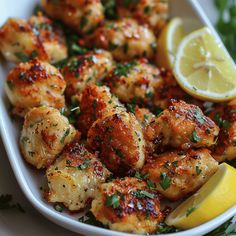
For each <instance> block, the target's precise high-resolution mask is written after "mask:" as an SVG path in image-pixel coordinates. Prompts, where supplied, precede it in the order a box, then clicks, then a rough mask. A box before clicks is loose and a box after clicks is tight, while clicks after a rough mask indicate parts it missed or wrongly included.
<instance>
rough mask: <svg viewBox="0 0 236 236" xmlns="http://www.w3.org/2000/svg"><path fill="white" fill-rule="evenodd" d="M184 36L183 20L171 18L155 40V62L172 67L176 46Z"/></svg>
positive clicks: (168, 67) (160, 65)
mask: <svg viewBox="0 0 236 236" xmlns="http://www.w3.org/2000/svg"><path fill="white" fill-rule="evenodd" d="M183 37H184V29H183V22H182V20H181V19H180V18H178V17H176V18H173V19H172V20H171V21H170V22H169V23H168V24H167V25H166V27H165V28H164V29H163V31H162V32H161V34H160V37H159V38H158V41H157V53H156V63H157V65H158V66H159V67H164V68H167V69H172V68H173V65H174V60H175V54H176V51H177V48H178V46H179V44H180V42H181V40H182V39H183Z"/></svg>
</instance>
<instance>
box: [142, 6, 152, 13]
mask: <svg viewBox="0 0 236 236" xmlns="http://www.w3.org/2000/svg"><path fill="white" fill-rule="evenodd" d="M150 10H151V7H150V6H146V7H144V9H143V12H144V14H147V13H148V12H150Z"/></svg>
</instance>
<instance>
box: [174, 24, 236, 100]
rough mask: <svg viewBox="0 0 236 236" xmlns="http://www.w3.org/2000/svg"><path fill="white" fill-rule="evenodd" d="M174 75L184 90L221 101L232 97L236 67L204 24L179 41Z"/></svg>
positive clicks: (203, 98)
mask: <svg viewBox="0 0 236 236" xmlns="http://www.w3.org/2000/svg"><path fill="white" fill-rule="evenodd" d="M174 74H175V77H176V79H177V81H178V83H179V84H180V86H181V87H182V88H183V89H184V90H185V91H186V92H187V93H189V94H190V95H192V96H194V97H196V98H199V99H201V100H209V101H215V102H223V101H228V100H231V99H233V98H235V97H236V66H235V64H234V62H233V60H232V59H231V57H230V56H229V54H228V52H227V51H226V50H225V49H224V47H223V45H222V43H221V42H219V41H218V40H217V39H216V37H215V36H214V35H213V34H212V33H211V32H210V30H209V29H208V28H206V27H204V28H202V29H200V30H197V31H194V32H192V33H190V34H189V35H187V36H185V37H184V39H183V40H182V41H181V43H180V45H179V47H178V50H177V54H176V60H175V65H174Z"/></svg>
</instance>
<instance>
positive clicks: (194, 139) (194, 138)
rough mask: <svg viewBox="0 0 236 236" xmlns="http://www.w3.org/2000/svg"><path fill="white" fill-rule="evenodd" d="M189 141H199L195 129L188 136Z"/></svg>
mask: <svg viewBox="0 0 236 236" xmlns="http://www.w3.org/2000/svg"><path fill="white" fill-rule="evenodd" d="M190 141H191V142H193V143H197V142H199V141H200V137H199V136H198V134H197V131H196V130H194V131H193V133H192V137H191V138H190Z"/></svg>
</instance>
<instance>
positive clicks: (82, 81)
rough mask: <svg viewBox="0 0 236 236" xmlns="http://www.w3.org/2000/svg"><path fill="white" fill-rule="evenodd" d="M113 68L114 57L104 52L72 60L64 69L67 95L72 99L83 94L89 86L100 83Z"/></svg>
mask: <svg viewBox="0 0 236 236" xmlns="http://www.w3.org/2000/svg"><path fill="white" fill-rule="evenodd" d="M112 68H113V60H112V56H111V54H110V53H109V52H107V51H104V50H97V51H95V52H88V53H86V54H83V55H79V56H76V57H73V58H71V59H70V61H69V62H68V63H67V65H66V66H65V67H64V69H63V75H64V78H65V80H66V84H67V88H66V94H67V95H68V97H71V96H73V95H75V94H77V95H78V94H79V93H82V91H83V90H84V88H85V87H86V85H87V84H90V83H93V84H94V83H96V82H99V81H100V80H101V79H102V78H103V77H105V76H106V75H107V73H108V72H109V71H110V70H111V69H112Z"/></svg>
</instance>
